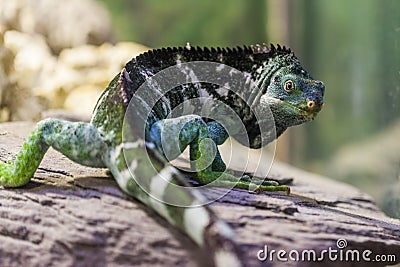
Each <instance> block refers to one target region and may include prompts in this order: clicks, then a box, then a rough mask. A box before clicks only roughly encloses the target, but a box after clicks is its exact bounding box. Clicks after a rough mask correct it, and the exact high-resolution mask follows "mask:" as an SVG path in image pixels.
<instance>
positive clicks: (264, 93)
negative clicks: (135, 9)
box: [0, 45, 324, 266]
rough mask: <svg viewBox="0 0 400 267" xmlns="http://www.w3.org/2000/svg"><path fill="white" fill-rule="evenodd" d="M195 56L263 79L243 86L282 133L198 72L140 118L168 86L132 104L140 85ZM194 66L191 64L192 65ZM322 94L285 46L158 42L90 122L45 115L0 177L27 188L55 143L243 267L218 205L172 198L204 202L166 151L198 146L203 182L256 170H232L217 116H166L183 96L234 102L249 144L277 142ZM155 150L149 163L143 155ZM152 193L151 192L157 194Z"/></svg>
mask: <svg viewBox="0 0 400 267" xmlns="http://www.w3.org/2000/svg"><path fill="white" fill-rule="evenodd" d="M194 61H210V62H216V63H218V64H219V65H217V67H216V68H215V70H214V71H215V72H220V71H221V70H222V69H223V68H224V66H225V65H227V66H230V67H232V68H235V69H237V70H238V71H239V72H242V73H244V74H245V75H247V76H246V77H250V80H251V81H252V82H253V83H254V85H256V86H252V87H249V88H248V89H245V88H244V87H243V95H244V96H247V97H248V98H249V99H252V101H253V102H252V106H254V107H255V109H257V110H258V111H259V112H261V114H265V112H264V111H266V110H267V109H268V110H271V111H272V115H273V119H274V127H275V129H276V134H271V133H267V134H265V136H263V134H262V133H261V132H260V129H259V128H258V126H257V125H258V123H257V120H256V118H255V117H254V114H253V113H252V112H251V111H249V109H246V108H244V106H243V103H244V102H243V100H241V98H239V97H238V96H237V95H235V94H230V93H226V92H223V91H220V90H219V89H218V88H217V87H215V86H214V85H212V84H207V83H199V82H198V81H197V82H194V81H193V82H191V80H190V79H192V75H188V82H187V84H185V85H182V86H178V87H176V88H174V89H173V90H171V91H169V92H168V93H166V94H165V95H164V96H163V98H161V99H160V101H158V102H157V103H156V104H154V106H153V105H152V108H151V112H150V115H149V117H147V116H145V117H146V119H143V118H142V117H143V110H145V111H146V110H147V111H148V108H146V107H147V106H148V105H150V104H149V103H150V102H151V101H150V100H151V99H152V97H153V95H155V94H157V93H160V91H157V90H158V89H157V88H155V87H154V88H151V89H150V90H148V91H146V93H148V95H146V96H147V98H146V97H145V98H141V99H139V100H140V101H141V102H140V101H139V102H137V103H136V106H135V105H133V108H132V109H130V106H129V105H130V104H129V103H130V102H131V100H134V99H136V98H137V96H136V95H135V93H136V92H137V90H138V88H139V87H140V86H141V85H142V84H143V83H144V82H145V81H147V80H148V79H150V78H151V77H153V76H154V75H155V74H157V73H158V72H159V71H161V70H163V69H165V68H168V67H171V66H177V67H178V69H179V70H182V71H183V72H185V71H188V69H187V68H186V69H184V67H181V65H182V62H183V63H185V62H194ZM180 68H181V69H180ZM190 71H191V72H190ZM195 72H196V71H195V70H193V69H189V72H188V73H192V74H193V73H195ZM195 74H196V73H195ZM189 76H190V77H189ZM323 94H324V85H323V83H322V82H320V81H317V80H313V79H312V78H311V76H310V74H309V73H308V72H306V71H305V70H304V69H303V68H302V67H301V65H300V62H299V61H298V60H297V58H296V57H295V56H294V54H293V53H292V52H291V51H290V50H289V49H286V48H285V47H280V46H278V48H275V47H274V46H272V45H271V47H267V46H266V45H262V46H260V45H257V46H254V47H244V48H235V49H220V48H217V49H214V48H212V49H208V48H204V49H200V48H193V47H190V46H186V47H182V48H167V49H159V50H152V51H149V52H147V53H144V54H142V55H140V56H138V57H136V58H134V59H132V60H131V61H130V62H128V64H127V65H126V66H125V68H124V69H123V70H122V71H121V73H119V74H118V75H117V76H116V77H115V78H114V79H113V80H112V81H111V83H110V85H109V86H108V87H107V89H106V90H105V91H104V93H103V95H102V96H101V97H100V99H99V101H98V103H97V106H96V108H95V111H94V113H93V117H92V120H91V122H90V123H84V122H68V121H63V120H58V119H46V120H43V121H41V122H39V123H38V124H37V126H36V128H35V130H33V131H32V133H31V134H30V135H29V136H28V137H27V139H26V141H25V143H24V144H23V146H22V148H21V150H20V151H19V153H18V155H17V156H16V158H15V160H12V161H9V162H7V163H3V162H0V185H2V186H4V187H19V186H23V185H25V184H26V183H28V182H29V180H30V179H31V178H32V177H33V175H34V173H35V171H36V169H37V167H38V166H39V164H40V162H41V160H42V158H43V156H44V154H45V153H46V151H47V150H48V148H49V147H53V148H54V149H56V150H58V151H60V152H61V153H63V154H64V155H65V156H67V157H68V158H70V159H71V160H73V161H75V162H78V163H80V164H82V165H86V166H91V167H106V168H108V169H110V171H111V173H112V175H113V176H114V178H115V179H116V181H117V183H118V185H119V186H120V188H121V189H122V190H123V191H124V192H126V193H127V194H129V195H131V196H133V197H135V198H136V199H138V200H139V201H141V202H143V203H144V204H145V205H147V206H149V207H150V208H152V209H153V210H155V211H156V212H158V213H159V214H160V216H162V217H163V218H165V219H166V220H167V221H168V222H169V223H170V224H172V225H174V226H175V227H177V228H179V229H180V230H181V231H183V232H184V233H186V234H187V235H188V236H189V237H191V238H192V240H193V241H194V242H196V243H197V244H198V245H199V246H200V247H201V248H203V249H204V251H205V252H207V253H208V255H210V264H211V265H215V266H241V265H242V264H243V263H242V262H241V261H240V253H239V251H238V249H237V247H236V245H235V242H234V235H233V233H232V230H231V229H230V227H229V226H228V225H227V224H226V223H224V222H223V221H221V220H220V219H218V217H217V216H216V215H215V214H214V213H213V211H212V210H211V209H210V208H208V207H207V206H197V207H190V208H189V207H186V208H185V207H178V206H175V205H171V204H166V203H171V202H169V201H171V200H176V199H179V201H180V203H183V204H184V206H190V205H196V204H199V203H202V202H204V199H203V197H202V196H201V195H198V194H196V193H193V191H191V190H188V189H187V188H185V187H176V186H174V185H184V186H189V183H188V182H187V181H186V180H185V177H184V176H183V175H182V173H180V172H179V171H178V170H177V169H175V168H174V167H172V166H171V165H169V164H168V160H171V159H173V158H175V157H177V156H178V155H179V154H180V153H181V152H182V151H183V150H184V149H185V148H186V147H187V146H189V147H190V159H191V167H192V169H193V170H195V171H196V175H194V176H193V178H194V179H195V180H197V182H199V183H200V184H208V183H210V182H214V183H215V184H214V185H215V186H224V187H230V186H235V187H239V188H244V189H248V188H249V187H250V185H251V183H250V179H248V177H247V178H246V177H235V176H234V175H232V174H231V173H229V172H225V169H226V166H225V164H224V162H223V160H222V159H221V156H220V154H219V151H218V148H217V146H216V145H220V144H222V143H223V142H224V141H225V140H226V139H227V137H228V133H227V131H226V130H225V128H224V127H223V126H222V125H221V124H220V123H219V122H217V121H214V120H208V119H207V118H203V117H201V116H199V115H196V114H186V115H182V116H177V117H172V118H171V117H168V115H169V113H170V111H171V110H172V109H174V108H175V107H177V106H179V105H180V104H182V103H183V102H184V101H186V100H190V99H194V98H196V97H199V96H200V95H201V96H205V97H206V98H207V97H208V99H214V100H215V99H216V100H218V101H221V102H222V103H225V104H226V105H228V106H229V107H230V108H232V110H234V112H235V113H236V115H237V116H239V117H240V118H241V120H242V123H243V124H244V126H245V131H246V134H247V135H248V136H249V138H250V140H249V141H250V142H249V143H248V144H246V145H248V146H249V147H251V148H259V147H262V146H263V145H265V144H266V143H268V142H271V141H273V140H274V139H275V138H276V137H278V136H279V135H280V134H282V133H283V132H284V131H285V130H286V129H287V128H288V127H290V126H294V125H298V124H301V123H304V122H307V121H309V120H312V119H314V117H315V116H316V114H317V113H318V112H319V111H320V110H321V108H322V105H323V102H322V99H323ZM214 108H215V107H214ZM127 111H128V112H127ZM126 115H127V116H128V117H129V116H131V117H133V118H142V120H143V125H144V132H145V134H144V135H143V136H142V135H141V134H140V133H138V126H137V125H136V124H134V123H131V121H130V120H128V121H127V123H126V121H124V118H125V116H126ZM124 122H125V123H124ZM139 128H140V127H139ZM123 132H124V133H127V138H128V141H125V140H124V138H123ZM235 137H236V136H233V138H235ZM165 140H167V142H165ZM238 141H239V142H240V140H238ZM171 144H175V146H173V145H171ZM176 144H178V146H176ZM149 158H150V161H151V164H144V163H145V162H146V161H149ZM210 162H212V164H210ZM128 165H129V167H130V168H128ZM139 182H140V186H139V184H138V183H139ZM259 190H262V191H286V192H288V190H289V189H288V187H287V186H285V185H278V184H277V183H276V182H273V181H268V180H266V181H263V182H262V184H261V185H260V186H259ZM146 192H150V193H151V196H149V194H148V193H146ZM156 199H159V200H163V201H164V202H163V201H158V200H156Z"/></svg>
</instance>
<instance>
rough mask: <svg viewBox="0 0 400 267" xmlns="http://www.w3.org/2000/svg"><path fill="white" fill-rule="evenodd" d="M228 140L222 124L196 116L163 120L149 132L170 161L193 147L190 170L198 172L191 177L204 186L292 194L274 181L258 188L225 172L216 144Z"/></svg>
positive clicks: (263, 182) (152, 139) (263, 183)
mask: <svg viewBox="0 0 400 267" xmlns="http://www.w3.org/2000/svg"><path fill="white" fill-rule="evenodd" d="M227 137H228V134H227V132H226V131H225V129H224V128H223V126H222V125H221V124H219V123H218V122H215V121H213V122H209V123H205V122H204V121H203V120H202V118H201V117H200V116H197V115H186V116H182V117H178V118H172V119H164V120H161V121H158V122H156V123H155V124H154V125H153V126H152V127H151V130H150V138H151V141H152V142H154V143H155V144H156V146H157V149H158V150H159V151H160V152H161V153H162V154H163V155H164V156H165V157H166V158H167V159H168V160H169V161H170V160H172V159H175V158H176V157H178V156H179V154H181V153H182V152H183V150H185V148H186V147H187V146H190V161H191V169H192V171H194V172H195V175H193V176H192V177H193V178H194V179H195V180H197V181H198V182H199V183H200V184H202V185H206V184H209V183H211V182H212V185H213V186H222V187H237V188H243V189H249V188H252V187H258V190H262V191H285V192H289V187H287V186H286V185H279V184H278V183H277V182H275V181H269V180H265V181H262V182H261V183H260V185H259V186H255V184H254V183H251V179H249V178H248V177H236V176H234V175H233V174H231V173H230V172H226V171H225V169H226V165H225V163H224V162H223V160H222V158H221V155H220V153H219V151H218V147H217V145H220V144H222V143H223V142H224V141H225V140H226V138H227Z"/></svg>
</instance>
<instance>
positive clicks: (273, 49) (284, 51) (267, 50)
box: [250, 43, 292, 54]
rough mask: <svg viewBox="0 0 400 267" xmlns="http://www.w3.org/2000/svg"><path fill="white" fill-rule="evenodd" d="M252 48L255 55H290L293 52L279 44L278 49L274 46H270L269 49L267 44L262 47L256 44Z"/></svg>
mask: <svg viewBox="0 0 400 267" xmlns="http://www.w3.org/2000/svg"><path fill="white" fill-rule="evenodd" d="M250 47H251V49H252V50H253V53H254V54H276V53H278V54H288V53H291V52H292V51H291V50H290V48H287V47H286V46H281V45H279V44H277V47H275V46H274V45H273V44H270V46H269V47H268V45H267V44H266V43H263V44H262V45H259V44H256V45H252V46H250Z"/></svg>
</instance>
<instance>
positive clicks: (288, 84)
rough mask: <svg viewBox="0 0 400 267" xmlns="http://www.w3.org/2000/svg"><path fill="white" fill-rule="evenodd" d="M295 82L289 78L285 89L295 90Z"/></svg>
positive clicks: (287, 90)
mask: <svg viewBox="0 0 400 267" xmlns="http://www.w3.org/2000/svg"><path fill="white" fill-rule="evenodd" d="M294 87H295V86H294V82H293V81H292V80H287V81H286V82H285V91H286V92H289V93H290V92H291V91H293V90H294Z"/></svg>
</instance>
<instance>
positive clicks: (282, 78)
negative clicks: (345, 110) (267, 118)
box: [261, 49, 325, 134]
mask: <svg viewBox="0 0 400 267" xmlns="http://www.w3.org/2000/svg"><path fill="white" fill-rule="evenodd" d="M266 68H268V69H269V70H270V72H269V73H270V75H269V79H266V80H265V81H264V83H263V84H262V87H263V88H261V89H262V90H263V91H264V92H265V93H264V94H263V95H262V96H261V105H263V103H264V104H267V105H268V106H269V108H270V109H271V111H272V114H273V115H274V119H275V124H276V125H277V126H279V127H280V128H281V129H278V131H284V130H285V129H286V128H287V127H290V126H294V125H298V124H301V123H304V122H306V121H309V120H312V119H314V118H315V116H316V115H317V114H318V112H319V111H320V110H321V109H322V107H323V96H324V91H325V85H324V84H323V83H322V82H321V81H318V80H314V79H313V78H312V77H311V75H310V74H309V73H308V72H307V71H305V70H304V69H303V67H302V66H301V65H300V62H299V60H298V59H297V58H296V57H295V56H294V54H293V53H292V52H290V51H289V50H286V49H285V50H281V51H278V52H276V55H275V57H273V58H270V60H269V61H268V62H267V65H266ZM272 69H273V71H271V70H272ZM278 134H280V133H278Z"/></svg>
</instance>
